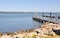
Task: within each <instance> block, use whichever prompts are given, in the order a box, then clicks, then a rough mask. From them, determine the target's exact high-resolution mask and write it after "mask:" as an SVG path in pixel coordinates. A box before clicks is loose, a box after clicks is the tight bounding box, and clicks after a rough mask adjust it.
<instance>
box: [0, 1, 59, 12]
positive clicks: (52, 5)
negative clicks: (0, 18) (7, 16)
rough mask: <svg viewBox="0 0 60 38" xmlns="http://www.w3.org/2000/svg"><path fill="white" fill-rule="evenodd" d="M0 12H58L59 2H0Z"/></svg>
mask: <svg viewBox="0 0 60 38" xmlns="http://www.w3.org/2000/svg"><path fill="white" fill-rule="evenodd" d="M0 11H20V12H35V11H38V12H60V0H0Z"/></svg>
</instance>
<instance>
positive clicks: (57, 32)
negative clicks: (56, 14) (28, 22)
mask: <svg viewBox="0 0 60 38" xmlns="http://www.w3.org/2000/svg"><path fill="white" fill-rule="evenodd" d="M59 37H60V24H53V23H48V22H46V23H44V24H43V25H41V26H40V27H39V28H36V29H30V30H21V31H17V32H14V33H10V32H9V33H7V34H2V33H0V38H59Z"/></svg>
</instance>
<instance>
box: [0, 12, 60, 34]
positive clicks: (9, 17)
mask: <svg viewBox="0 0 60 38" xmlns="http://www.w3.org/2000/svg"><path fill="white" fill-rule="evenodd" d="M33 15H34V13H0V32H3V33H6V32H15V31H18V30H28V29H33V28H37V27H39V26H40V25H41V23H39V22H36V21H33V20H32V16H33ZM38 15H39V16H40V15H42V13H38ZM45 15H49V14H48V13H47V14H45ZM53 15H54V16H56V15H58V16H59V15H60V13H59V14H53Z"/></svg>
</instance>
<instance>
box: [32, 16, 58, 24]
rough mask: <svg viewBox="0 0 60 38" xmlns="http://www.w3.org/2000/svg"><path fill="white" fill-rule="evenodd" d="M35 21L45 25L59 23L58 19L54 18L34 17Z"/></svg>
mask: <svg viewBox="0 0 60 38" xmlns="http://www.w3.org/2000/svg"><path fill="white" fill-rule="evenodd" d="M32 18H33V20H35V21H38V22H41V23H45V22H50V23H59V22H58V21H57V20H56V19H54V18H47V17H42V16H40V17H32Z"/></svg>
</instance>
